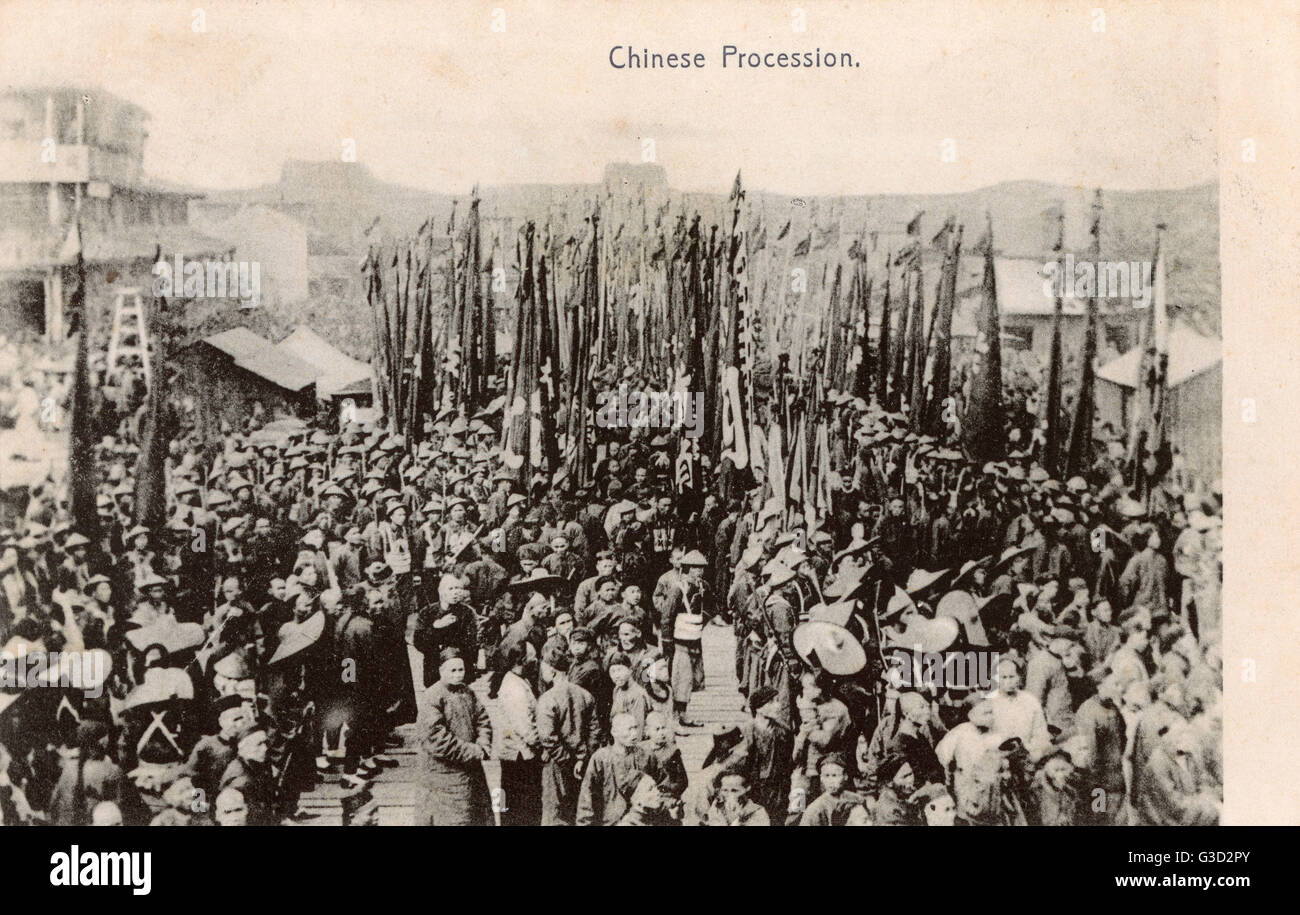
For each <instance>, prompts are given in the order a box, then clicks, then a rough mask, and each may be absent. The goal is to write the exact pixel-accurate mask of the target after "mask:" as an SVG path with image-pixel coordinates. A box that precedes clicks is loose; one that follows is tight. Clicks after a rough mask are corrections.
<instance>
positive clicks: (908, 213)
mask: <svg viewBox="0 0 1300 915" xmlns="http://www.w3.org/2000/svg"><path fill="white" fill-rule="evenodd" d="M730 190H731V189H730V188H724V189H720V190H719V192H718V193H716V194H700V193H691V194H682V193H680V192H677V191H672V190H671V189H670V187H669V184H668V176H667V174H666V173H665V172H664V170H663V168H662V167H660V166H658V165H654V164H648V165H646V164H639V163H638V164H627V163H611V165H609V166H608V167H607V168H606V170H605V174H604V176H603V179H602V182H601V183H599V184H597V183H592V184H557V185H548V184H513V185H504V186H496V187H493V186H485V187H482V188H480V189H479V193H480V197H481V199H482V203H481V205H480V211H481V213H482V216H483V217H484V219H485V234H486V235H487V236H488V238H487V239H486V241H487V244H488V246H489V247H490V246H491V242H492V239H493V238H494V237H495V238H499V240H500V243H501V246H502V248H503V249H504V250H507V251H510V250H512V249H513V237H512V236H513V233H514V231H516V230H517V228H518V226H519V225H520V224H521V223H522V222H523V221H524V220H527V219H533V220H536V221H537V222H538V224H539V227H540V226H541V225H543V224H544V223H545V222H546V221H547V220H548V219H550V220H551V221H552V223H553V224H554V225H556V226H559V225H563V224H566V223H567V224H568V225H569V226H572V225H574V224H576V223H577V222H578V220H579V219H581V218H582V217H583V216H585V215H587V214H588V213H589V211H590V208H591V206H592V205H593V204H594V203H595V202H597V201H602V202H604V201H607V200H608V197H607V195H609V194H610V193H614V194H617V195H619V196H620V197H622V199H621V200H620V201H619V202H618V205H616V206H613V207H609V206H608V205H607V206H606V210H605V225H606V226H607V227H609V228H610V229H611V230H612V231H613V230H616V229H617V226H618V224H619V223H620V222H623V221H626V222H627V223H629V226H628V227H629V229H631V228H633V227H634V226H635V227H637V228H639V223H640V221H641V218H642V216H641V213H642V209H641V205H640V203H639V199H640V195H641V194H643V193H644V194H646V195H647V210H648V211H649V212H648V220H647V222H648V224H650V225H653V221H654V212H653V211H654V210H655V209H657V206H656V205H657V204H659V203H660V201H663V200H666V201H667V203H668V205H669V207H670V212H671V214H673V217H674V219H670V220H668V227H671V225H672V224H673V221H675V215H676V213H678V212H679V211H681V209H682V208H683V207H686V208H688V209H689V210H695V209H699V210H700V212H701V214H702V216H703V221H704V224H705V225H706V226H708V225H711V224H718V225H719V226H726V225H727V220H728V219H729V204H728V195H729V193H730ZM1218 196H1219V188H1218V185H1217V184H1205V185H1199V186H1196V187H1189V188H1180V189H1175V190H1151V191H1107V190H1104V189H1103V191H1102V201H1103V207H1104V210H1103V214H1102V232H1101V250H1102V256H1103V258H1105V259H1111V260H1117V259H1122V260H1143V261H1144V260H1149V259H1150V258H1151V255H1152V253H1153V246H1154V241H1155V226H1156V223H1157V222H1161V221H1163V222H1164V223H1166V225H1167V226H1168V231H1167V233H1166V241H1167V246H1168V247H1167V251H1168V255H1169V267H1170V269H1169V284H1170V296H1171V299H1172V300H1173V301H1175V302H1176V303H1178V304H1179V305H1180V306H1181V307H1182V308H1183V309H1184V310H1185V311H1186V312H1188V313H1190V314H1191V315H1192V316H1193V317H1194V319H1195V320H1196V323H1197V324H1198V325H1199V326H1200V327H1201V328H1202V330H1204V331H1208V332H1215V333H1217V332H1218V330H1219V288H1220V287H1219V284H1220V275H1219V207H1218ZM747 198H748V202H749V205H750V207H751V210H752V211H753V212H754V213H755V214H757V217H758V218H760V219H761V220H762V222H763V224H765V225H766V227H767V230H768V242H769V244H772V243H774V241H775V237H776V234H777V233H778V232H779V231H780V229H781V227H782V226H783V225H784V224H785V223H786V221H787V220H789V221H790V222H791V229H790V233H789V235H788V236H787V238H786V241H785V243H788V244H793V243H795V242H796V241H797V240H799V239H802V238H804V237H806V236H807V235H808V234H809V232H810V231H811V226H812V225H813V223H814V222H815V223H816V225H817V226H818V228H819V229H820V230H830V232H831V233H832V234H833V235H834V236H836V239H837V242H836V243H837V245H839V246H840V249H841V250H843V248H844V247H846V246H847V244H848V243H849V241H850V240H851V239H852V238H855V237H857V236H858V235H859V234H862V235H864V236H865V235H866V234H867V233H870V232H873V231H874V232H877V233H879V238H878V244H880V245H882V246H886V247H892V246H894V245H895V244H897V242H898V241H901V237H902V234H903V232H904V229H905V226H906V225H907V223H908V222H909V221H910V220H911V219H912V218H913V217H914V216H916V214H917V213H918V212H921V211H924V214H925V215H924V217H923V219H922V236H923V238H924V239H925V240H926V241H928V240H929V238H930V237H931V236H932V235H933V234H934V233H935V232H936V231H937V230H938V229H939V228H940V227H941V225H942V224H943V221H944V220H945V219H946V218H947V217H948V216H952V217H954V218H955V219H956V220H957V222H959V223H961V224H963V225H965V227H966V236H965V237H966V244H967V245H968V246H969V245H973V243H974V242H975V240H976V239H977V238H978V237H979V236H980V235H981V234H982V232H983V231H984V225H985V218H986V214H988V216H990V217H991V218H992V223H993V231H994V244H995V247H996V249H997V251H998V252H999V253H1000V254H1001V255H1004V256H1008V257H1034V258H1038V257H1042V258H1044V259H1047V258H1048V257H1050V256H1051V255H1050V252H1051V246H1052V242H1053V241H1054V240H1055V233H1056V227H1055V222H1054V221H1052V219H1051V218H1050V216H1049V215H1048V214H1049V212H1050V211H1052V210H1054V209H1060V210H1063V211H1064V213H1065V229H1066V235H1065V247H1066V249H1067V250H1069V251H1073V252H1075V254H1076V256H1081V255H1083V254H1085V253H1086V252H1087V251H1088V250H1089V248H1090V238H1089V234H1088V232H1089V225H1090V218H1091V217H1090V212H1091V206H1092V199H1093V188H1087V187H1067V186H1064V185H1057V184H1048V183H1044V182H1039V181H1009V182H1003V183H1001V184H997V185H993V186H991V187H986V188H980V189H978V190H974V191H968V192H965V193H960V194H870V195H850V196H838V197H805V198H796V197H793V196H791V195H785V194H769V193H764V192H762V191H760V190H757V189H750V190H749V191H748V193H747ZM651 199H653V201H654V203H653V204H651V203H650V200H651ZM468 200H469V193H468V189H467V190H466V192H465V193H461V194H454V195H453V194H445V193H434V192H429V191H423V190H419V189H416V188H410V187H404V186H402V185H397V184H391V183H388V182H384V181H380V180H379V179H377V178H375V177H374V176H373V175H372V174H371V173H370V172H369V170H368V169H367V168H366V167H365V166H364V165H361V164H360V163H345V162H306V161H300V160H293V161H289V162H286V163H285V164H284V167H283V169H282V171H281V175H280V180H279V181H278V182H276V183H275V184H271V185H264V186H262V187H257V188H247V189H240V190H233V191H232V190H224V191H209V192H207V196H206V198H205V199H204V200H202V201H200V202H196V204H195V205H196V206H199V207H201V208H202V209H204V210H205V211H213V210H215V211H221V210H225V209H230V210H234V209H238V207H239V206H241V205H244V204H247V203H253V202H256V203H263V204H266V205H268V206H271V207H274V208H276V209H279V210H282V211H284V212H286V213H288V214H289V215H291V216H293V217H294V218H296V219H298V220H300V221H301V222H303V223H304V224H305V225H306V226H307V227H308V229H309V232H310V235H311V241H310V244H311V248H312V253H313V254H332V255H344V254H351V255H354V256H356V257H357V258H360V257H361V255H363V254H364V252H365V250H366V247H367V246H368V245H369V244H371V243H374V242H376V241H384V240H390V239H395V238H401V237H404V236H408V235H411V234H413V233H414V232H415V231H416V230H417V229H418V228H419V226H420V225H421V224H422V223H424V222H425V221H426V220H428V219H432V220H433V225H434V226H435V227H436V228H437V229H438V231H442V230H443V229H444V228H445V227H446V225H447V221H448V219H449V218H450V216H451V213H452V207H453V202H456V203H457V204H458V213H459V214H461V215H463V213H464V212H465V208H466V206H467V203H468ZM457 218H458V219H459V218H460V216H458V217H457Z"/></svg>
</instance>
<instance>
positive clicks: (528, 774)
mask: <svg viewBox="0 0 1300 915" xmlns="http://www.w3.org/2000/svg"><path fill="white" fill-rule="evenodd" d="M528 654H529V643H528V642H525V641H522V640H520V641H515V642H512V643H511V644H510V645H509V646H508V647H506V649H505V650H504V654H503V657H502V662H501V663H502V665H503V666H504V667H505V668H506V672H505V675H504V676H503V677H502V678H501V689H500V691H499V692H498V693H497V696H498V698H499V701H500V703H501V713H502V717H503V718H504V720H505V727H504V729H503V730H502V732H501V791H502V800H503V801H504V803H503V804H502V805H501V825H502V826H540V825H541V822H542V797H541V795H542V761H541V759H539V758H538V751H539V750H540V745H539V737H538V734H537V700H536V699H535V698H533V688H532V687H531V686H529V684H528V680H527V679H525V675H524V671H525V669H526V668H527V666H528Z"/></svg>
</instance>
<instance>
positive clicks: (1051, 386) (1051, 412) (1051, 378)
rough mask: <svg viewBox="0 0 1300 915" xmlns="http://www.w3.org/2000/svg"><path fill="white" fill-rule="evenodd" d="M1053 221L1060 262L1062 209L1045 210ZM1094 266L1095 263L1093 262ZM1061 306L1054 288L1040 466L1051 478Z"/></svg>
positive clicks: (1057, 438)
mask: <svg viewBox="0 0 1300 915" xmlns="http://www.w3.org/2000/svg"><path fill="white" fill-rule="evenodd" d="M1049 213H1050V215H1052V216H1054V217H1055V218H1056V243H1055V244H1054V245H1053V246H1052V251H1053V253H1054V254H1055V256H1056V259H1057V260H1058V262H1059V260H1060V257H1061V251H1062V250H1063V249H1064V247H1065V210H1064V209H1063V208H1061V207H1059V206H1058V207H1055V208H1053V210H1052V211H1049ZM1094 263H1095V262H1094ZM1062 313H1063V303H1062V299H1061V288H1060V286H1059V285H1058V286H1057V288H1056V293H1055V297H1054V300H1053V302H1052V349H1051V354H1050V357H1049V362H1048V367H1047V417H1046V420H1047V422H1046V426H1047V429H1046V441H1045V443H1044V447H1043V465H1044V466H1045V467H1046V468H1047V472H1048V473H1050V474H1052V475H1055V474H1056V473H1057V472H1058V471H1059V470H1060V469H1061V468H1060V463H1061V318H1062Z"/></svg>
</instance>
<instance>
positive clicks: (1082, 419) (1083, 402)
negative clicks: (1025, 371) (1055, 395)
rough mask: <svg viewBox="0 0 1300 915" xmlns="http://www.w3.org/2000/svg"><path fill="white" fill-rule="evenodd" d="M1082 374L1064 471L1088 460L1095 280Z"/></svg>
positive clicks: (1097, 240)
mask: <svg viewBox="0 0 1300 915" xmlns="http://www.w3.org/2000/svg"><path fill="white" fill-rule="evenodd" d="M1089 232H1090V233H1091V235H1092V262H1093V264H1098V263H1100V262H1101V188H1098V189H1097V193H1096V195H1095V196H1094V197H1093V200H1092V227H1091V228H1090V229H1089ZM1082 363H1083V364H1082V366H1081V368H1082V370H1083V376H1082V378H1081V379H1080V381H1079V396H1078V398H1077V400H1076V401H1075V405H1074V421H1073V422H1072V423H1071V424H1070V451H1069V453H1068V454H1067V455H1066V457H1065V475H1066V476H1067V477H1071V476H1076V475H1078V474H1081V473H1083V472H1085V471H1086V470H1087V469H1088V465H1089V464H1090V463H1091V461H1092V421H1093V413H1094V411H1095V409H1096V408H1095V406H1094V403H1093V392H1094V389H1095V387H1096V374H1097V284H1096V283H1095V282H1094V283H1093V284H1092V288H1091V289H1090V290H1089V295H1088V329H1087V332H1086V333H1085V335H1084V338H1083V359H1082Z"/></svg>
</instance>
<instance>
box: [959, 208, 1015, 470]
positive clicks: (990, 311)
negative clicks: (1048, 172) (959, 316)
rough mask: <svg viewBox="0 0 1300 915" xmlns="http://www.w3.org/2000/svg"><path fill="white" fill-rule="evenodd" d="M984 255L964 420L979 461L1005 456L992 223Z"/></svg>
mask: <svg viewBox="0 0 1300 915" xmlns="http://www.w3.org/2000/svg"><path fill="white" fill-rule="evenodd" d="M977 248H980V249H982V250H983V253H984V283H983V290H982V294H981V298H980V310H979V317H978V320H977V324H976V335H975V362H974V365H973V366H972V374H971V385H970V403H969V404H968V405H967V407H966V415H965V416H964V417H963V420H962V434H963V436H964V437H965V444H966V450H967V452H968V453H969V454H970V455H971V457H972V458H974V459H975V460H976V461H994V460H997V459H999V458H1000V457H1001V456H1002V453H1003V451H1004V445H1005V436H1004V435H1003V431H1002V421H1003V416H1002V337H1001V334H1002V322H1001V320H1000V318H999V315H998V284H997V275H996V273H995V272H994V266H993V223H992V220H991V219H990V220H989V225H988V230H987V232H986V234H985V237H984V238H983V239H982V240H981V241H980V244H979V245H978V246H977Z"/></svg>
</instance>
